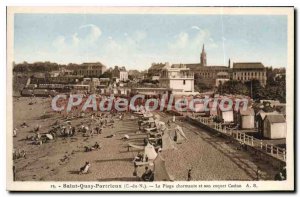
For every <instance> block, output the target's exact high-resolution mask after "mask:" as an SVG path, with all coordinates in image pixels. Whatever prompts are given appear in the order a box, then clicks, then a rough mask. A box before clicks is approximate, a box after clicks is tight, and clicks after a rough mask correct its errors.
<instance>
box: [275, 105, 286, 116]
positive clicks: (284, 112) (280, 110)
mask: <svg viewBox="0 0 300 197" xmlns="http://www.w3.org/2000/svg"><path fill="white" fill-rule="evenodd" d="M275 109H276V111H278V112H279V113H280V114H283V115H286V106H275Z"/></svg>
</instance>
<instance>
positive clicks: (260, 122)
mask: <svg viewBox="0 0 300 197" xmlns="http://www.w3.org/2000/svg"><path fill="white" fill-rule="evenodd" d="M278 114H279V113H278V112H277V111H272V112H265V111H263V110H262V109H261V110H260V111H258V112H257V113H256V115H255V116H256V117H255V122H256V128H257V130H258V133H259V135H260V136H263V135H264V120H265V118H266V116H267V115H278Z"/></svg>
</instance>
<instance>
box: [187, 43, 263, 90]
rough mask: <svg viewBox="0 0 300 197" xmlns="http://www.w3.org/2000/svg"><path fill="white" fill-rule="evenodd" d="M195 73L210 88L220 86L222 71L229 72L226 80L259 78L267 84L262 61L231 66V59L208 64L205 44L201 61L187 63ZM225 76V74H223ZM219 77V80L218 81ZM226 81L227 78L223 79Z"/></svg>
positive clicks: (196, 78) (196, 77)
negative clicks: (221, 62) (217, 63)
mask: <svg viewBox="0 0 300 197" xmlns="http://www.w3.org/2000/svg"><path fill="white" fill-rule="evenodd" d="M185 65H186V67H187V68H189V69H190V70H191V71H192V72H194V74H195V81H196V80H198V81H200V82H202V83H204V84H205V85H206V86H207V87H209V88H214V87H215V86H218V84H219V83H218V82H219V81H220V73H221V74H222V75H223V74H224V73H228V76H226V80H227V79H228V80H231V79H232V80H237V81H242V82H246V81H250V80H252V79H257V80H259V81H260V83H261V85H262V86H265V85H266V82H267V71H266V68H265V67H264V65H263V64H262V63H261V62H238V63H233V67H232V68H231V61H230V59H229V61H228V65H208V64H207V53H206V51H205V48H204V45H203V47H202V52H201V54H200V63H191V64H189V63H188V64H185ZM222 77H224V76H222ZM217 79H219V80H218V82H217ZM222 81H223V82H225V80H222Z"/></svg>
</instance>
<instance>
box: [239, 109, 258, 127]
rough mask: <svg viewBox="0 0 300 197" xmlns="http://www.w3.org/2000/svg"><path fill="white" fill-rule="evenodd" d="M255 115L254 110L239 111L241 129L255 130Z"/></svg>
mask: <svg viewBox="0 0 300 197" xmlns="http://www.w3.org/2000/svg"><path fill="white" fill-rule="evenodd" d="M254 116H255V113H254V109H253V108H247V109H246V110H244V109H243V108H240V109H239V120H240V121H239V123H240V128H241V129H254V128H255V120H254V119H255V117H254Z"/></svg>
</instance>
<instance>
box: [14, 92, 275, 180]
mask: <svg viewBox="0 0 300 197" xmlns="http://www.w3.org/2000/svg"><path fill="white" fill-rule="evenodd" d="M31 101H32V102H33V103H34V104H33V105H29V103H30V102H31ZM13 102H14V104H13V118H14V119H13V125H14V128H18V134H17V137H14V139H13V147H14V148H15V149H20V150H25V151H26V158H19V159H16V160H14V165H15V167H16V180H17V181H137V180H138V179H137V177H135V176H133V171H134V167H133V163H132V160H133V158H134V156H135V155H136V154H137V152H138V151H134V150H133V149H132V150H131V151H128V150H127V144H128V143H129V142H130V143H134V144H142V142H143V139H144V138H145V137H146V135H145V134H137V133H136V132H137V131H138V124H137V120H130V119H129V117H130V116H131V115H132V114H129V113H128V114H126V115H125V120H116V121H115V124H114V128H104V129H103V132H102V134H95V135H93V136H92V137H83V136H82V134H81V133H78V134H77V135H76V136H74V137H66V138H62V137H59V138H57V139H54V140H51V141H49V142H48V143H44V144H42V145H32V144H30V141H28V140H25V138H26V137H27V136H30V135H31V136H32V135H34V133H33V132H32V130H33V129H34V127H36V125H41V129H40V132H41V133H46V132H48V131H49V129H50V128H51V125H53V123H54V122H55V121H57V120H59V121H61V120H62V115H61V114H59V113H57V112H53V111H52V109H51V100H50V98H33V100H32V99H31V98H26V97H20V98H14V101H13ZM155 113H158V114H159V115H160V116H161V119H162V120H163V121H166V120H168V119H171V118H172V117H171V116H170V115H168V114H165V113H164V112H155ZM42 116H44V118H41V117H42ZM24 121H26V123H27V124H28V125H29V127H28V128H21V127H20V125H21V124H22V123H23V122H24ZM81 122H91V116H88V117H85V118H79V119H77V120H72V125H74V126H80V125H81ZM176 123H177V124H179V125H180V126H182V128H183V131H184V132H185V135H186V136H187V138H188V140H187V141H186V142H183V143H182V144H178V145H176V147H177V149H176V150H167V151H164V152H162V157H163V158H164V159H165V161H166V168H167V171H168V172H169V174H171V175H172V176H173V177H174V178H175V181H184V180H187V173H188V169H189V168H192V180H205V181H210V180H255V179H256V170H257V167H258V166H259V168H260V170H261V179H263V180H272V179H273V177H274V175H275V173H276V171H275V170H274V169H272V168H271V167H270V165H268V163H265V162H263V161H260V160H259V159H258V158H255V156H253V155H251V154H250V153H248V152H245V151H242V150H237V148H236V147H235V146H234V145H232V144H230V143H228V142H227V141H226V140H225V139H223V138H221V137H218V136H215V135H213V134H210V133H209V132H207V131H204V130H203V129H201V128H198V127H196V126H194V125H191V124H189V123H188V122H185V121H183V122H179V121H178V122H176ZM175 126H176V125H175V124H173V123H172V125H171V127H170V129H173V128H174V127H175ZM112 134H115V136H114V137H112V138H105V137H106V136H109V135H112ZM125 134H127V135H129V136H130V139H129V140H127V141H124V140H122V139H121V138H122V137H123V136H124V135H125ZM95 142H98V143H100V145H101V146H102V148H101V149H100V150H95V151H91V152H84V146H92V145H94V144H95ZM86 161H89V162H90V163H91V168H90V172H89V173H88V174H82V175H79V174H78V171H79V169H80V167H82V166H83V165H84V163H85V162H86ZM143 170H144V168H143V167H139V169H138V175H139V176H141V174H142V172H143Z"/></svg>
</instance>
